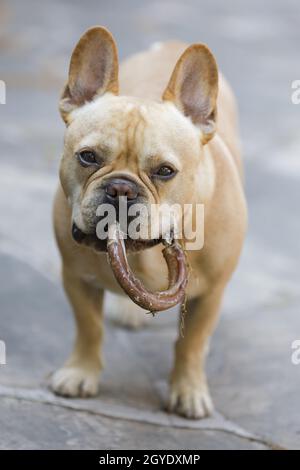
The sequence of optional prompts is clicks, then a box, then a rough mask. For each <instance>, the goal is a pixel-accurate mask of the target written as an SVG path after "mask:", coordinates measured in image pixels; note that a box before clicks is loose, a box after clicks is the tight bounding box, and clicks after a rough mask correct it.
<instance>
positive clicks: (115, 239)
mask: <svg viewBox="0 0 300 470" xmlns="http://www.w3.org/2000/svg"><path fill="white" fill-rule="evenodd" d="M72 235H73V238H74V239H75V240H76V241H77V242H78V243H84V244H85V245H87V246H91V247H92V248H94V249H95V250H97V251H105V252H107V255H108V262H109V264H110V267H111V269H112V271H113V274H114V276H115V279H116V280H117V282H118V284H119V285H120V286H121V288H122V289H123V290H124V291H125V293H126V294H127V295H128V296H129V297H130V298H131V300H132V301H133V302H135V303H136V304H137V305H139V306H140V307H142V308H143V309H145V310H148V311H150V312H158V311H162V310H167V309H169V308H171V307H174V306H175V305H177V304H179V303H182V302H183V301H184V298H185V289H186V285H187V280H188V276H187V267H186V257H185V254H184V251H183V249H182V247H181V246H180V244H179V243H178V242H177V241H175V240H174V239H172V238H170V239H169V240H168V241H166V240H164V239H162V238H160V239H154V240H131V239H127V238H125V239H124V235H123V234H122V232H121V230H120V226H119V224H118V222H115V223H113V224H111V225H110V226H109V228H108V237H107V239H106V240H100V239H98V238H97V236H96V235H94V234H85V233H83V232H82V231H81V230H80V229H79V228H78V227H77V226H76V224H73V227H72ZM161 242H162V243H163V244H164V248H163V250H162V254H163V257H164V259H165V261H166V263H167V267H168V278H169V285H168V289H167V290H165V291H161V292H152V291H150V290H148V289H147V288H146V287H145V286H144V285H143V284H142V282H141V281H140V280H139V279H138V278H137V277H136V276H135V275H134V273H133V272H132V270H131V268H130V266H129V264H128V261H127V251H140V250H143V249H146V248H150V247H152V246H155V245H157V244H158V243H161Z"/></svg>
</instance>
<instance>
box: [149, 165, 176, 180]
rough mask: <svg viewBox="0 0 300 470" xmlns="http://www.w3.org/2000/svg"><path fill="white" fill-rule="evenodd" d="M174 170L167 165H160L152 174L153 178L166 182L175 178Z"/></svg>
mask: <svg viewBox="0 0 300 470" xmlns="http://www.w3.org/2000/svg"><path fill="white" fill-rule="evenodd" d="M175 174H176V170H174V168H172V167H171V166H168V165H162V166H160V167H159V168H157V169H156V170H155V171H154V172H153V177H156V178H160V179H162V180H167V179H170V178H172V177H173V176H175Z"/></svg>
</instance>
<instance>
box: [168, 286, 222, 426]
mask: <svg viewBox="0 0 300 470" xmlns="http://www.w3.org/2000/svg"><path fill="white" fill-rule="evenodd" d="M223 289H224V287H223V286H222V287H217V288H214V289H212V290H211V291H210V292H209V293H207V294H205V295H203V296H201V297H199V298H198V299H195V300H192V301H190V302H188V304H187V313H186V317H185V326H184V336H180V337H179V339H178V340H177V342H176V346H175V364H174V368H173V371H172V374H171V384H170V397H169V403H168V410H169V411H171V412H175V413H178V414H180V415H182V416H185V417H187V418H203V417H205V416H209V415H210V414H211V413H212V411H213V403H212V400H211V397H210V394H209V390H208V386H207V381H206V375H205V370H204V366H205V358H206V354H207V352H208V346H209V339H210V336H211V334H212V332H213V330H214V327H215V324H216V320H217V317H218V312H219V308H220V303H221V299H222V294H223Z"/></svg>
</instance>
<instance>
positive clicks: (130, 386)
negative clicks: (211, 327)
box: [0, 0, 300, 449]
mask: <svg viewBox="0 0 300 470" xmlns="http://www.w3.org/2000/svg"><path fill="white" fill-rule="evenodd" d="M299 15H300V3H299V2H297V1H296V0H294V1H293V0H266V1H264V2H263V3H262V2H259V1H258V0H251V1H250V0H245V1H243V2H241V1H237V0H227V1H226V2H224V1H221V0H203V1H196V0H185V1H184V2H181V1H179V0H178V1H177V0H173V1H171V0H170V1H164V0H160V1H156V0H154V1H151V2H150V1H138V0H123V1H116V0H110V1H103V0H97V1H96V0H88V1H86V2H84V3H83V2H80V1H77V0H74V1H66V0H63V1H58V0H52V1H50V0H49V1H47V0H45V1H43V2H38V1H37V0H25V1H21V0H9V1H8V0H7V1H5V0H1V1H0V79H1V80H4V81H5V83H6V87H7V96H6V104H5V105H2V104H1V105H0V141H1V171H0V215H1V222H0V281H1V282H0V309H1V311H0V340H3V341H5V342H6V347H7V365H6V366H0V395H1V397H2V399H1V401H0V429H1V435H0V437H1V439H0V447H1V448H58V447H61V448H108V449H112V448H117V449H122V448H136V447H141V448H162V449H166V448H169V449H171V448H174V449H179V448H181V449H188V448H200V449H201V448H203V449H205V448H272V447H274V446H275V447H276V446H279V447H286V448H300V413H299V399H298V397H299V390H300V365H299V366H296V365H293V364H292V362H291V355H292V352H293V351H292V347H291V345H292V342H293V341H294V340H296V339H300V312H299V297H300V293H299V271H300V270H299V253H300V250H299V245H300V236H299V235H300V219H299V209H298V202H299V180H300V157H299V150H300V105H298V106H297V105H295V104H292V101H291V95H292V88H291V86H292V82H293V81H294V80H297V79H300V62H299V59H298V58H299V44H300V29H299V20H300V17H299ZM95 24H100V25H103V26H105V27H107V28H108V29H109V30H110V31H111V32H112V34H113V35H114V37H115V39H116V41H117V44H118V48H119V55H120V59H122V58H124V57H126V56H127V55H129V54H133V53H135V52H138V51H140V50H141V49H144V48H148V47H149V46H151V44H153V43H154V42H158V41H164V40H167V39H181V40H184V41H186V42H188V43H192V42H205V43H207V44H208V46H209V47H210V48H211V50H212V51H213V53H214V54H215V56H216V59H217V62H218V64H219V66H220V68H221V70H222V71H223V73H224V74H225V76H226V77H227V78H228V79H229V81H230V83H231V85H232V87H233V89H234V91H235V93H236V96H237V100H238V104H239V111H240V127H241V136H242V145H243V155H244V162H245V175H246V192H247V199H248V204H249V213H250V222H249V233H248V237H247V241H246V244H245V249H244V252H243V256H242V259H241V263H240V266H239V269H238V270H237V272H236V274H235V275H234V278H233V280H232V282H231V285H230V286H229V288H228V291H227V294H226V298H225V300H224V306H223V312H222V317H221V321H220V324H219V327H218V329H217V332H216V335H215V336H214V338H213V341H212V348H211V352H210V355H209V361H208V369H209V382H210V386H211V392H212V396H213V398H214V401H215V405H216V409H217V412H216V414H215V416H213V417H212V418H210V419H207V420H203V421H201V422H188V421H187V420H183V419H181V418H177V417H170V416H168V415H167V414H165V413H164V412H163V411H162V404H163V403H164V399H165V394H166V377H167V374H168V370H169V368H170V367H171V359H172V348H173V340H174V338H175V335H176V328H175V325H176V319H175V318H174V316H171V315H164V316H163V317H160V318H158V317H159V316H158V317H157V318H155V319H153V321H152V322H150V324H149V325H148V327H147V328H146V329H144V330H142V331H141V332H138V333H136V332H131V331H124V330H120V329H117V328H113V327H112V326H111V325H110V323H109V322H107V329H106V339H105V357H106V369H105V371H104V373H103V380H102V384H101V389H100V394H99V397H97V398H96V399H94V400H70V401H68V400H64V399H58V398H55V397H53V396H52V394H51V393H50V392H48V391H47V389H46V388H45V385H44V377H45V376H46V375H47V374H48V373H49V372H50V371H51V370H54V369H55V368H56V367H58V366H60V365H61V363H62V361H63V360H64V359H65V357H66V355H67V353H68V352H69V350H70V347H71V342H72V338H73V333H74V332H73V323H72V318H71V315H70V310H69V307H68V305H67V302H66V300H65V298H64V296H63V293H62V289H61V286H60V281H59V258H58V253H57V251H56V247H55V243H54V240H53V235H52V226H51V205H52V199H53V194H54V191H55V187H56V185H57V179H58V165H59V158H60V155H61V151H62V142H63V132H64V126H63V123H62V121H61V119H60V116H59V114H58V111H57V107H58V98H59V94H60V91H61V89H62V86H63V83H64V81H65V80H66V77H67V70H68V65H69V59H70V54H71V52H72V49H73V47H74V45H75V44H76V42H77V41H78V39H79V37H80V35H81V34H82V33H83V32H84V31H85V30H86V29H87V28H88V27H90V26H92V25H95Z"/></svg>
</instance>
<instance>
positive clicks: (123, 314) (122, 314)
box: [104, 292, 151, 330]
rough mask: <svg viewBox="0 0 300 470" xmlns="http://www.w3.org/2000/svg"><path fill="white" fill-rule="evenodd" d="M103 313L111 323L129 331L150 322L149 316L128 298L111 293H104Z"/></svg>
mask: <svg viewBox="0 0 300 470" xmlns="http://www.w3.org/2000/svg"><path fill="white" fill-rule="evenodd" d="M104 311H105V314H107V317H108V318H109V320H110V321H111V322H112V323H114V324H117V325H120V326H122V327H124V328H129V329H131V330H137V329H139V328H141V327H143V326H146V325H147V324H148V323H149V322H150V321H151V318H150V317H151V315H147V314H146V311H145V310H143V309H142V308H141V307H139V306H138V305H136V304H135V303H134V302H132V300H131V299H130V298H129V297H125V296H121V295H117V294H112V293H111V292H107V293H105V301H104Z"/></svg>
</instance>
